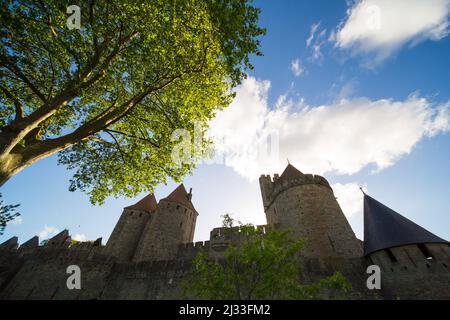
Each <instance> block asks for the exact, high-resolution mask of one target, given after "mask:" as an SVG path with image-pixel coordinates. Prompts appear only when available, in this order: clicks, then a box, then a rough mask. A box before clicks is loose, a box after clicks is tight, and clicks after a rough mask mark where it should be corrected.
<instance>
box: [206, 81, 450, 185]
mask: <svg viewBox="0 0 450 320" xmlns="http://www.w3.org/2000/svg"><path fill="white" fill-rule="evenodd" d="M269 88H270V82H269V81H258V80H256V79H255V78H253V77H248V78H247V79H246V80H245V81H244V82H243V83H242V85H241V86H240V87H239V88H238V89H237V96H236V98H235V100H234V101H233V103H232V104H231V106H230V107H228V108H227V109H225V110H223V111H221V112H219V113H218V114H217V116H216V118H215V119H214V120H213V121H212V122H211V129H210V134H211V135H212V137H213V138H214V140H215V142H216V143H215V145H216V151H217V152H216V155H219V156H223V157H224V158H225V164H226V165H227V166H230V167H232V168H233V169H234V170H235V171H236V172H238V173H239V174H241V175H242V176H244V177H247V178H249V179H251V180H254V179H257V178H258V177H259V175H260V174H261V173H275V172H280V171H281V170H282V169H283V168H284V167H285V165H286V158H289V160H290V161H291V163H293V164H294V165H296V166H297V167H298V168H299V169H300V170H303V171H304V172H309V173H316V174H324V173H329V172H333V173H336V174H354V173H357V172H358V171H360V170H361V169H363V168H365V167H367V166H370V165H372V166H374V169H375V170H382V169H384V168H386V167H389V166H391V165H393V164H394V163H395V162H396V161H398V160H399V159H400V158H401V157H402V156H405V155H407V154H408V153H410V152H411V151H412V149H413V148H414V146H415V145H416V144H417V143H418V142H419V141H421V140H422V139H423V138H425V137H432V136H434V135H436V134H439V133H442V132H446V131H449V130H450V124H449V123H450V111H449V109H450V101H448V102H446V103H443V104H440V105H433V104H432V103H431V102H430V101H428V100H427V99H425V98H422V97H419V96H418V95H411V96H410V97H408V98H407V99H406V100H404V101H395V100H393V99H380V100H370V99H368V98H353V99H343V100H340V101H339V102H336V103H334V104H329V105H321V106H317V107H313V106H308V105H305V104H304V101H303V100H301V99H300V100H292V99H289V98H288V97H287V96H280V97H279V98H278V100H277V102H276V103H275V106H274V107H273V108H271V107H269V105H268V92H269ZM274 141H275V142H278V143H272V144H271V143H269V142H274ZM270 150H271V151H272V152H269V151H270Z"/></svg>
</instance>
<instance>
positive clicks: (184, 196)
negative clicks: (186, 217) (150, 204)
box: [164, 184, 197, 212]
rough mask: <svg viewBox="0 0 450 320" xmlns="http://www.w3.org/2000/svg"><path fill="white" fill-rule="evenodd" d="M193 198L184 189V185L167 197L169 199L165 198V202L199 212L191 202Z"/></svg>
mask: <svg viewBox="0 0 450 320" xmlns="http://www.w3.org/2000/svg"><path fill="white" fill-rule="evenodd" d="M191 198H192V194H191V193H190V192H189V193H187V191H186V189H185V188H184V185H183V184H180V185H179V186H178V187H177V188H176V189H175V190H173V191H172V193H171V194H169V195H168V196H167V198H164V200H167V201H171V202H176V203H179V204H182V205H184V206H185V207H188V208H189V209H191V210H193V211H195V212H197V210H195V208H194V205H193V204H192V202H191Z"/></svg>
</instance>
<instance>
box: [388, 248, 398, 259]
mask: <svg viewBox="0 0 450 320" xmlns="http://www.w3.org/2000/svg"><path fill="white" fill-rule="evenodd" d="M386 253H387V255H388V257H389V259H391V262H397V261H398V260H397V258H396V257H395V256H394V254H393V253H392V251H391V249H386Z"/></svg>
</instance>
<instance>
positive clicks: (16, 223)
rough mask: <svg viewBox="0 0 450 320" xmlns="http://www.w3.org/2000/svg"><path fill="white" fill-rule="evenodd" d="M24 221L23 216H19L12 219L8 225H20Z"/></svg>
mask: <svg viewBox="0 0 450 320" xmlns="http://www.w3.org/2000/svg"><path fill="white" fill-rule="evenodd" d="M22 223H23V219H22V217H21V216H18V217H16V218H14V220H11V221H9V222H8V225H18V224H22Z"/></svg>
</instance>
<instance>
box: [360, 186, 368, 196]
mask: <svg viewBox="0 0 450 320" xmlns="http://www.w3.org/2000/svg"><path fill="white" fill-rule="evenodd" d="M359 190H361V192H362V193H363V194H364V195H365V196H366V195H367V194H366V193H365V192H364V190H363V188H362V187H359Z"/></svg>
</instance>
